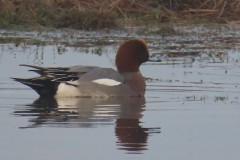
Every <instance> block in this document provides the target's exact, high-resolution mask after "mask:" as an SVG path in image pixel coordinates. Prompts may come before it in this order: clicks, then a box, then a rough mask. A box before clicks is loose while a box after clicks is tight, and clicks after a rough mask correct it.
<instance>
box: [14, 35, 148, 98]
mask: <svg viewBox="0 0 240 160" xmlns="http://www.w3.org/2000/svg"><path fill="white" fill-rule="evenodd" d="M148 60H149V51H148V47H147V44H146V42H145V40H144V39H141V38H136V39H129V40H126V41H124V42H123V43H122V44H121V45H120V47H119V48H118V50H117V53H116V57H115V64H116V68H117V70H115V69H112V68H101V67H98V66H82V65H77V66H71V67H39V66H34V65H28V64H21V65H20V66H25V67H30V68H31V69H30V70H29V71H32V72H35V73H37V74H39V76H38V77H33V78H12V79H13V80H15V81H17V82H20V83H22V84H24V85H27V86H29V87H30V88H32V89H33V90H34V91H36V92H37V93H38V94H39V96H40V97H55V98H62V97H64V98H66V97H143V96H144V94H145V90H146V83H145V78H144V77H143V76H142V74H141V72H140V70H139V68H140V66H141V65H142V64H143V63H145V62H147V61H148Z"/></svg>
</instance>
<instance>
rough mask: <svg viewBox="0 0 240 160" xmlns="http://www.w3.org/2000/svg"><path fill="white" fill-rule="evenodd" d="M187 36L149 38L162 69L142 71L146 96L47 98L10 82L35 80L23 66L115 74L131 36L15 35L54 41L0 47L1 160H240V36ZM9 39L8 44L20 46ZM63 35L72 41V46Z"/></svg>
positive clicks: (209, 32)
mask: <svg viewBox="0 0 240 160" xmlns="http://www.w3.org/2000/svg"><path fill="white" fill-rule="evenodd" d="M181 29H182V30H183V31H184V32H185V34H182V35H177V34H176V35H141V37H144V38H145V39H146V40H147V41H148V44H149V49H150V52H151V53H152V54H156V55H158V56H159V57H160V58H161V60H162V62H160V63H146V64H144V65H142V66H141V72H142V74H143V75H144V76H145V77H147V81H146V82H147V91H146V95H145V97H144V98H126V99H118V98H111V99H103V98H81V99H74V98H72V99H60V100H54V99H38V95H37V94H36V93H35V92H34V91H32V90H31V89H29V88H28V87H26V86H24V85H22V84H20V83H17V82H14V81H12V80H11V79H10V78H9V77H31V76H35V74H34V73H31V72H27V69H28V68H26V67H19V66H18V65H19V64H33V65H40V66H72V65H79V64H80V65H98V66H101V67H111V68H115V66H114V56H115V54H114V53H115V52H116V50H117V47H118V45H119V42H121V41H122V39H123V37H124V36H125V35H124V32H118V31H116V32H113V33H110V34H108V35H106V34H104V33H96V32H89V33H87V34H82V33H81V32H80V33H76V36H73V35H74V34H73V33H72V32H73V31H71V32H67V31H56V32H54V31H53V32H49V34H47V33H41V34H40V33H36V32H15V33H14V36H19V37H24V38H26V39H29V38H31V37H34V36H35V38H33V39H37V38H39V39H40V40H41V39H44V38H45V40H47V45H39V44H29V43H26V42H24V43H18V44H16V43H2V44H1V45H0V73H1V76H0V126H1V128H0V130H1V131H0V142H1V143H0V155H1V158H2V159H4V160H12V159H24V160H28V159H29V160H30V159H35V160H38V159H41V160H42V159H46V160H48V159H59V160H61V159H62V160H64V159H91V160H93V159H106V160H108V159H109V160H110V159H159V158H162V159H169V160H170V159H189V160H190V159H218V160H219V159H238V158H239V157H240V153H239V151H238V150H239V148H240V136H239V135H240V127H239V124H240V99H239V95H240V90H239V87H240V85H239V84H240V72H239V68H240V53H239V49H238V44H239V40H238V36H239V31H238V30H227V31H222V30H221V31H219V30H218V29H216V28H211V29H209V28H208V29H204V28H203V29H202V28H200V29H199V28H191V30H190V31H189V29H188V28H186V29H185V28H184V27H182V28H181ZM8 32H9V31H2V32H1V35H2V37H4V36H7V37H9V36H10V37H11V36H12V33H11V34H10V33H8ZM188 32H190V33H189V34H188ZM119 33H121V34H119ZM61 34H63V35H64V36H69V37H66V38H67V40H68V42H71V43H70V45H69V44H67V45H66V43H65V41H64V40H63V39H61V38H59V37H61ZM95 34H97V36H95V37H94V35H95ZM46 35H47V36H46ZM54 35H57V38H56V37H55V38H52V36H54ZM79 35H82V36H79ZM83 35H84V36H83ZM130 36H132V37H138V36H139V35H138V34H137V33H132V34H131V35H130ZM46 37H47V38H46ZM52 39H54V40H55V41H57V42H56V43H55V42H54V43H53V41H52ZM101 39H102V40H103V41H104V43H99V42H101V41H100V40H101ZM63 42H64V43H63ZM80 42H81V44H79V43H80ZM76 44H78V45H76ZM79 45H80V46H79ZM159 53H161V54H160V55H159Z"/></svg>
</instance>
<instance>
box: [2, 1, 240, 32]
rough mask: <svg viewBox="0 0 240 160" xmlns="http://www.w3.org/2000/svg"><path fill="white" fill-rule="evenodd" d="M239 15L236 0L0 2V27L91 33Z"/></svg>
mask: <svg viewBox="0 0 240 160" xmlns="http://www.w3.org/2000/svg"><path fill="white" fill-rule="evenodd" d="M239 13H240V0H227V1H226V0H148V1H146V0H137V1H136V0H0V27H1V28H8V27H11V26H24V27H25V26H33V27H38V26H39V27H42V26H43V27H54V28H62V27H68V28H77V29H87V30H91V29H102V28H112V27H117V26H119V25H120V24H121V22H129V21H130V22H131V20H138V21H144V22H146V21H160V22H161V21H171V20H172V19H179V20H184V19H186V18H187V19H188V20H191V19H195V18H196V17H197V18H206V19H210V20H211V19H214V20H222V19H227V20H237V19H239V16H238V15H239ZM126 20H127V21H126Z"/></svg>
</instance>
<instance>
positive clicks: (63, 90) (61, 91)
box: [56, 83, 80, 97]
mask: <svg viewBox="0 0 240 160" xmlns="http://www.w3.org/2000/svg"><path fill="white" fill-rule="evenodd" d="M76 96H80V92H79V90H78V88H77V87H75V86H72V85H69V84H66V83H60V84H59V86H58V89H57V93H56V97H76Z"/></svg>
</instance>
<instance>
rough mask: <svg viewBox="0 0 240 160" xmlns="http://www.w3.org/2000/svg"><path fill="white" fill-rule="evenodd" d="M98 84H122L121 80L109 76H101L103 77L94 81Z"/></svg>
mask: <svg viewBox="0 0 240 160" xmlns="http://www.w3.org/2000/svg"><path fill="white" fill-rule="evenodd" d="M92 82H94V83H97V84H101V85H105V86H117V85H120V84H121V82H118V81H116V80H114V79H108V78H101V79H96V80H94V81H92Z"/></svg>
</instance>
